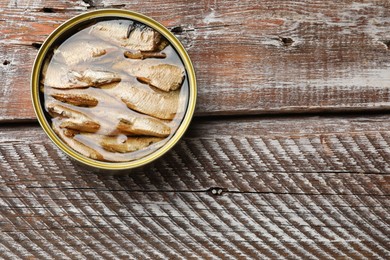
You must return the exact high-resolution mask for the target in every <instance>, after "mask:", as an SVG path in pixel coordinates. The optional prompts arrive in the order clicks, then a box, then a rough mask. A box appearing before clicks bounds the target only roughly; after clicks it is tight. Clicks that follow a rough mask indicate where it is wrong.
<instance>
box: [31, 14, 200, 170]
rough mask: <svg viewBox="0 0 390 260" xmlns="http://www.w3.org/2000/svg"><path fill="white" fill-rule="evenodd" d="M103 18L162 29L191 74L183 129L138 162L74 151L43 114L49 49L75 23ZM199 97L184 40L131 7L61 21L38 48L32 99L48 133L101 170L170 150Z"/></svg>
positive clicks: (129, 165)
mask: <svg viewBox="0 0 390 260" xmlns="http://www.w3.org/2000/svg"><path fill="white" fill-rule="evenodd" d="M102 17H113V18H126V19H132V20H135V21H138V22H140V23H143V24H145V25H148V26H150V27H151V28H153V29H155V30H157V31H158V32H160V33H161V34H162V35H163V36H164V37H165V38H166V39H167V40H168V41H169V42H170V43H171V44H172V46H173V47H174V48H175V50H176V51H177V53H178V54H179V56H180V58H181V59H182V62H183V64H184V67H185V69H186V71H187V77H188V85H189V97H188V103H187V109H186V113H185V116H184V118H183V120H182V122H181V124H180V126H179V128H178V129H177V130H176V132H175V134H174V135H173V136H172V137H171V139H170V140H169V141H168V142H167V143H166V144H165V145H164V146H162V147H161V148H160V149H158V150H156V151H154V152H153V153H151V154H149V155H147V156H145V157H143V158H141V159H137V160H134V161H129V162H121V163H116V162H103V161H97V160H94V159H91V158H88V157H86V156H83V155H81V154H79V153H78V152H76V151H74V150H73V149H72V148H70V147H69V146H68V145H66V144H65V143H64V142H63V141H62V140H61V139H60V138H59V137H58V136H57V135H56V134H55V132H54V131H53V129H52V128H51V126H50V124H49V123H48V121H47V120H46V118H45V116H44V113H43V106H42V104H41V102H40V98H39V77H40V71H41V68H42V64H43V61H44V58H45V57H46V54H47V52H48V51H49V49H50V47H51V46H52V44H53V43H54V42H55V41H56V40H57V39H58V37H60V36H61V35H62V34H63V33H64V32H66V31H68V30H69V29H71V28H74V26H77V25H78V24H80V23H82V22H85V21H88V20H93V19H96V18H102ZM196 96H197V86H196V77H195V71H194V67H193V65H192V62H191V60H190V57H189V56H188V53H187V51H186V50H185V48H184V47H183V45H182V44H181V43H180V41H179V40H178V39H177V38H176V37H175V36H174V35H173V34H172V33H171V32H170V31H169V30H168V29H167V28H165V27H164V26H163V25H161V24H160V23H158V22H157V21H155V20H153V19H152V18H150V17H147V16H145V15H143V14H140V13H137V12H133V11H128V10H121V9H103V10H96V11H91V12H87V13H84V14H81V15H78V16H75V17H73V18H71V19H69V20H67V21H65V22H64V23H63V24H61V25H60V26H59V27H58V28H56V29H55V30H54V31H53V32H52V33H51V34H50V35H49V36H48V37H47V39H46V40H45V41H44V43H43V44H42V46H41V48H40V49H39V51H38V54H37V56H36V58H35V61H34V65H33V69H32V74H31V98H32V102H33V107H34V111H35V114H36V116H37V118H38V121H39V124H40V125H41V127H42V128H43V130H44V131H45V133H46V134H47V135H48V136H49V138H50V139H51V140H52V141H53V142H54V143H55V145H56V146H57V147H59V148H60V149H61V150H62V151H64V152H65V153H66V154H67V155H68V156H70V157H71V158H73V159H75V160H76V161H78V162H80V163H82V164H85V165H88V166H91V167H93V168H97V169H103V170H126V169H133V168H137V167H140V166H143V165H146V164H148V163H150V162H152V161H154V160H156V159H157V158H159V157H161V156H162V155H164V154H165V153H166V152H168V151H169V150H170V149H171V148H172V147H173V146H174V145H175V144H176V143H177V142H178V141H179V140H180V139H181V137H182V136H183V135H184V132H185V131H186V130H187V128H188V126H189V124H190V122H191V119H192V116H193V114H194V111H195V104H196Z"/></svg>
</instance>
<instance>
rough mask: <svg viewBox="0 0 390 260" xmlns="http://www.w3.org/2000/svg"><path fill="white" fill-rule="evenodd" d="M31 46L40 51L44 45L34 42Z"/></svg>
mask: <svg viewBox="0 0 390 260" xmlns="http://www.w3.org/2000/svg"><path fill="white" fill-rule="evenodd" d="M31 46H33V47H34V48H35V49H37V50H39V48H41V46H42V43H39V42H33V43H31Z"/></svg>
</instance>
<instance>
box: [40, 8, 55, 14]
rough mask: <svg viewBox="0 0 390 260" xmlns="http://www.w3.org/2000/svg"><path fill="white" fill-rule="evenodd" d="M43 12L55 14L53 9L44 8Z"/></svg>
mask: <svg viewBox="0 0 390 260" xmlns="http://www.w3.org/2000/svg"><path fill="white" fill-rule="evenodd" d="M42 12H44V13H55V12H54V9H53V8H50V7H43V8H42Z"/></svg>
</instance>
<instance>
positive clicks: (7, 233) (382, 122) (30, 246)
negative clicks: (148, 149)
mask: <svg viewBox="0 0 390 260" xmlns="http://www.w3.org/2000/svg"><path fill="white" fill-rule="evenodd" d="M389 126H390V116H388V115H384V116H379V115H378V116H372V117H370V118H366V117H352V116H351V117H344V118H337V117H320V118H319V117H308V118H277V117H275V118H234V119H229V120H208V119H198V120H195V121H194V122H193V123H192V125H191V130H190V131H189V132H188V133H187V135H186V137H185V138H184V139H183V140H182V141H181V142H180V143H179V144H178V145H177V146H175V148H174V149H173V151H171V152H170V153H168V154H167V155H166V156H165V157H164V158H163V159H162V160H161V161H159V162H158V163H157V164H155V165H154V166H153V167H151V168H149V169H143V170H136V171H134V172H132V174H129V175H123V176H110V175H104V174H95V173H93V172H92V171H89V170H85V169H83V168H82V167H80V166H78V165H76V164H74V163H73V162H72V161H71V160H69V159H68V158H67V157H66V156H65V155H64V154H63V153H62V152H61V151H59V150H58V149H56V148H55V147H54V146H53V145H52V144H51V142H50V141H49V140H48V138H47V137H45V135H44V133H43V131H42V130H41V129H40V128H39V127H36V126H30V127H4V126H3V127H2V128H1V131H0V157H1V159H0V172H1V173H2V174H1V175H0V183H1V185H0V230H1V231H2V232H0V248H1V249H2V251H1V254H3V256H8V257H22V258H26V257H35V258H50V257H56V256H57V257H61V258H67V257H68V258H83V257H86V258H98V257H107V258H108V257H111V258H125V257H131V258H138V259H139V258H181V257H183V258H193V257H202V258H212V257H213V258H221V259H230V258H257V259H259V258H262V259H263V258H274V259H280V258H322V259H324V258H353V259H356V258H368V259H387V258H389V257H390V248H389V243H390V239H389V237H388V234H389V232H390V225H389V224H390V199H389V195H390V185H389V184H390V174H389V172H390V162H389V158H390V156H389V155H390V149H389V143H390V131H389V129H390V128H389Z"/></svg>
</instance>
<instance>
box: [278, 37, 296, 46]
mask: <svg viewBox="0 0 390 260" xmlns="http://www.w3.org/2000/svg"><path fill="white" fill-rule="evenodd" d="M280 41H281V42H282V43H283V45H284V46H291V45H292V44H293V43H294V40H293V39H291V38H290V37H281V38H280Z"/></svg>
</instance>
